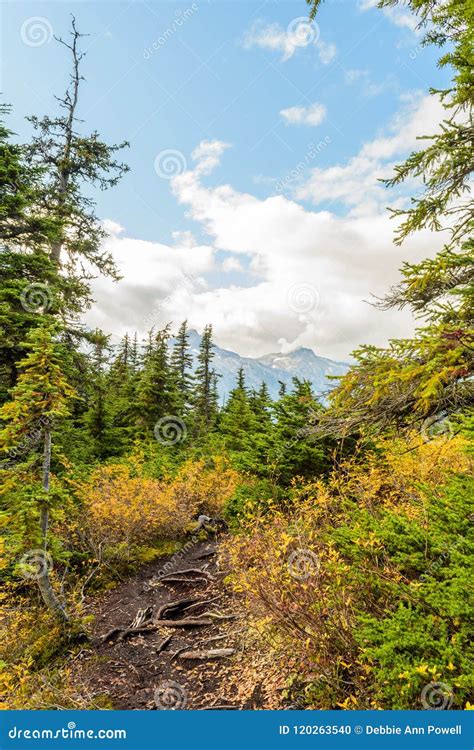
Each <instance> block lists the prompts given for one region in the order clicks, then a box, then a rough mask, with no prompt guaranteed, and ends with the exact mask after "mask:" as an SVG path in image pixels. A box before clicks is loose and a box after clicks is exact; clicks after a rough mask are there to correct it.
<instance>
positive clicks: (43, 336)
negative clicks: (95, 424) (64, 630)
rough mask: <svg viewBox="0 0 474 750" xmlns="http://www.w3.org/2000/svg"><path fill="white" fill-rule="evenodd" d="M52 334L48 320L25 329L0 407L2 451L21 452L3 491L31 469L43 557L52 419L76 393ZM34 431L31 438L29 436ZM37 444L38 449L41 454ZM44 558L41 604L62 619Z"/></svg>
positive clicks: (54, 420) (66, 410)
mask: <svg viewBox="0 0 474 750" xmlns="http://www.w3.org/2000/svg"><path fill="white" fill-rule="evenodd" d="M57 336H58V329H57V327H56V328H55V327H54V326H52V325H51V326H49V327H48V326H41V327H37V328H34V329H32V330H31V331H30V333H29V336H28V341H27V349H28V352H29V353H28V355H27V356H26V357H25V359H24V360H22V361H21V362H20V363H19V368H20V370H21V374H20V376H19V378H18V382H17V384H16V385H15V387H14V388H13V389H12V392H11V400H10V401H8V402H7V403H5V404H4V405H3V406H2V408H1V409H0V419H2V420H3V421H4V422H5V426H4V428H3V429H2V431H1V432H0V447H1V450H2V452H3V453H4V455H7V456H8V455H9V454H11V452H12V451H16V452H17V455H18V456H19V457H20V460H19V461H17V462H16V465H14V466H13V468H9V467H8V468H7V469H5V470H4V471H3V472H2V473H4V474H5V475H6V476H5V477H4V478H5V480H6V481H5V493H6V494H7V495H8V493H9V491H10V492H11V493H12V494H14V488H15V484H16V482H17V477H16V474H17V473H18V472H19V473H23V474H24V473H25V472H26V473H31V474H32V475H33V477H34V479H35V480H36V481H37V482H38V483H40V484H41V487H42V490H41V492H38V501H37V506H38V507H37V512H38V515H39V533H40V538H41V545H42V550H43V554H44V556H45V560H46V559H47V555H48V528H49V514H50V505H51V497H50V480H51V461H52V455H53V445H54V444H53V437H54V434H55V428H56V424H57V421H58V420H60V419H62V418H64V417H65V416H66V415H67V414H68V413H69V402H70V400H71V399H72V398H73V397H74V395H75V394H74V391H73V389H72V388H71V386H70V385H69V383H68V382H67V380H66V378H65V377H64V375H63V371H64V369H65V354H64V348H63V346H62V345H61V344H60V343H59V342H58V338H57ZM33 435H34V436H35V439H33V438H32V436H33ZM38 435H39V437H38ZM38 448H39V449H40V450H41V453H40V454H39V453H38ZM41 454H42V455H41ZM45 560H43V561H42V562H43V564H41V563H40V564H39V567H40V569H41V570H40V573H41V574H40V575H38V576H37V581H38V587H39V590H40V592H41V596H42V597H43V600H44V602H45V604H46V606H47V607H48V608H49V609H50V610H51V611H52V612H54V614H55V615H57V616H58V617H59V618H60V619H61V620H63V621H66V620H67V615H66V612H65V610H64V606H63V604H62V603H61V602H60V601H59V599H58V597H57V595H56V593H55V591H54V589H53V587H52V585H51V580H50V576H49V570H48V565H47V564H45ZM37 563H38V561H37Z"/></svg>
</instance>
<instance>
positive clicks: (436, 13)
mask: <svg viewBox="0 0 474 750" xmlns="http://www.w3.org/2000/svg"><path fill="white" fill-rule="evenodd" d="M310 4H311V5H312V7H313V10H312V12H313V15H314V13H315V12H316V11H317V8H318V6H319V0H310ZM399 4H401V2H400V0H381V1H380V2H379V7H382V8H383V7H392V6H397V5H399ZM404 5H407V6H408V8H409V9H410V10H411V11H412V12H413V13H414V14H415V15H416V16H417V17H418V19H419V28H420V30H423V31H424V32H425V36H424V39H423V43H424V44H425V45H427V44H434V45H437V46H439V47H440V48H443V49H444V50H445V52H444V54H443V55H442V56H441V58H440V60H439V64H440V66H442V67H443V66H448V65H449V66H451V68H452V71H453V80H452V85H451V86H450V88H449V89H447V90H444V91H441V92H439V91H432V92H431V93H432V95H433V96H440V97H441V101H442V103H443V106H444V109H445V117H444V119H443V122H442V123H440V127H439V129H438V131H437V132H435V133H434V134H433V135H430V136H426V135H422V134H420V138H422V139H423V141H425V142H426V144H427V145H426V147H425V148H422V149H420V150H418V151H415V152H414V153H412V154H411V155H410V156H409V157H408V159H407V160H406V161H405V162H404V163H403V164H401V165H399V166H397V167H396V168H395V175H394V176H393V177H392V178H391V179H388V180H387V181H386V182H387V185H388V186H394V185H400V184H403V183H404V182H406V181H408V180H413V179H415V180H422V182H423V185H424V190H423V191H421V192H420V193H419V194H418V195H417V196H416V197H414V198H412V200H411V205H410V207H409V208H408V209H396V210H395V211H394V212H393V213H394V214H395V216H397V217H398V218H399V219H400V223H399V227H398V231H397V234H396V242H397V243H402V242H403V241H404V240H405V239H406V238H408V237H410V236H411V234H412V233H414V232H416V231H418V230H422V229H431V230H432V231H434V232H439V231H443V232H444V233H445V236H447V238H448V241H447V243H446V245H445V246H444V248H443V249H442V250H441V251H440V252H438V253H437V254H436V255H435V257H434V258H429V259H427V260H424V261H422V262H421V263H416V264H410V263H406V264H405V265H404V266H403V268H402V281H401V283H400V284H398V285H397V286H396V287H394V288H393V289H392V290H391V291H390V292H389V294H388V295H387V297H386V299H385V300H383V301H382V302H381V306H382V307H388V308H393V307H398V308H400V309H401V308H404V307H409V308H411V309H412V311H413V313H414V314H415V316H416V317H418V318H419V319H420V320H421V321H422V326H421V327H420V328H419V329H418V330H417V332H416V335H415V336H414V337H413V338H410V339H395V340H393V341H391V342H390V344H389V346H388V347H386V348H379V347H374V346H363V347H361V348H360V349H359V350H358V351H356V352H355V359H356V364H355V365H354V366H353V367H352V368H351V369H350V371H349V372H348V373H347V375H346V376H345V377H344V378H343V379H342V380H341V384H340V386H339V387H338V388H336V390H335V391H334V392H333V394H332V396H331V408H330V409H329V411H328V412H327V413H326V415H325V416H324V419H323V420H322V423H321V427H320V429H321V430H322V431H324V432H325V433H327V434H333V435H337V436H345V435H347V434H355V433H357V432H360V431H362V432H369V433H370V432H381V431H384V430H393V429H395V430H405V429H413V428H415V427H418V428H419V427H422V425H423V424H425V423H426V421H427V420H441V419H445V418H446V417H447V416H449V415H452V414H456V413H459V412H463V411H466V410H470V409H472V408H473V406H474V381H473V377H472V375H473V372H474V354H473V352H474V346H473V344H474V314H473V283H472V282H473V279H474V267H473V262H472V257H473V253H472V251H473V248H474V242H473V239H472V229H473V225H474V209H473V202H472V200H471V198H470V192H471V187H472V172H473V168H474V127H473V119H474V117H473V106H474V74H473V70H474V65H473V62H474V52H473V45H472V38H473V34H474V10H473V5H472V3H463V2H458V0H447V1H446V2H444V0H443V2H442V1H441V0H408V2H407V3H406V4H404Z"/></svg>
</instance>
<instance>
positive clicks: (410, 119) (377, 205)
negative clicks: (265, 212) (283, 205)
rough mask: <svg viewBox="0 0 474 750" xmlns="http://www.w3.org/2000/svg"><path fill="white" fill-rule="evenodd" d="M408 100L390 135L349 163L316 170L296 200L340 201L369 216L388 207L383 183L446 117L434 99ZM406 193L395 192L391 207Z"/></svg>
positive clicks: (380, 138)
mask: <svg viewBox="0 0 474 750" xmlns="http://www.w3.org/2000/svg"><path fill="white" fill-rule="evenodd" d="M406 99H407V100H406V101H405V102H404V106H403V108H402V110H401V112H399V113H398V114H397V116H396V117H395V118H394V120H393V122H392V124H391V126H390V129H389V134H388V135H382V136H380V137H378V138H375V139H374V140H373V141H370V142H368V143H366V144H365V145H364V146H363V147H362V148H361V149H360V151H359V153H358V154H357V155H356V156H354V157H352V158H351V159H349V161H347V162H346V163H345V164H338V165H334V166H331V167H328V168H326V169H320V168H315V169H312V170H311V173H310V176H309V178H308V180H307V181H306V184H305V185H303V186H302V187H299V188H298V190H297V193H296V197H297V198H300V199H309V200H311V201H313V202H314V203H315V204H318V203H324V202H326V201H340V202H342V203H344V204H346V205H347V206H349V207H350V208H351V209H352V211H353V212H355V213H356V214H366V213H367V212H368V211H371V210H379V209H382V208H383V207H384V206H386V205H387V203H388V202H389V194H388V192H387V189H386V188H385V187H384V186H383V185H382V184H381V183H380V180H382V179H384V178H387V177H390V176H391V175H392V173H393V167H394V165H395V163H396V162H397V160H398V159H399V158H401V157H402V155H403V154H405V153H406V152H408V151H410V150H413V149H415V148H418V147H420V143H419V141H417V137H418V136H420V135H430V134H432V133H433V132H435V131H436V130H438V127H439V126H438V123H439V122H440V121H441V119H442V117H443V108H442V105H441V103H440V101H439V100H438V99H437V98H436V97H434V96H421V95H419V94H418V95H413V96H411V97H409V98H406ZM404 192H405V189H404V188H401V189H400V191H398V192H395V191H394V192H393V193H392V194H391V196H390V202H391V204H392V205H393V201H394V197H395V198H397V197H401V196H403V195H404Z"/></svg>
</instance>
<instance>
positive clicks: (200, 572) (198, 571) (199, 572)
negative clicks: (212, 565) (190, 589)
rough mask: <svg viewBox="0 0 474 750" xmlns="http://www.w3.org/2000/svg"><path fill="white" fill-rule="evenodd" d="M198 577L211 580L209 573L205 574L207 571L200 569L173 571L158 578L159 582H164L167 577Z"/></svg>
mask: <svg viewBox="0 0 474 750" xmlns="http://www.w3.org/2000/svg"><path fill="white" fill-rule="evenodd" d="M193 574H195V575H198V576H205V577H206V578H209V579H210V580H212V576H211V574H210V573H208V572H207V570H201V569H200V568H186V569H185V570H173V571H171V572H170V573H165V574H164V575H162V576H160V577H159V580H160V581H164V580H165V578H168V577H169V576H175V575H178V576H188V575H193Z"/></svg>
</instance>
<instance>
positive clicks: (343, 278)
mask: <svg viewBox="0 0 474 750" xmlns="http://www.w3.org/2000/svg"><path fill="white" fill-rule="evenodd" d="M433 101H434V100H433ZM435 106H436V104H433V103H431V104H430V103H429V101H428V100H427V99H425V98H423V97H421V98H420V97H418V99H417V100H413V101H411V102H407V103H406V106H405V108H404V109H403V112H401V113H400V115H399V116H398V117H397V118H396V119H395V120H394V122H393V123H392V126H391V128H390V129H389V131H388V133H386V134H381V135H379V136H378V137H377V138H375V139H374V140H373V141H371V142H370V143H367V144H365V146H364V147H363V148H362V149H361V150H360V152H359V154H357V155H356V156H355V157H353V159H351V160H349V161H348V162H347V163H346V164H341V165H339V166H334V167H329V168H327V169H324V170H313V172H312V173H311V174H310V178H309V179H308V181H307V183H306V185H305V186H304V191H306V196H307V197H309V198H311V199H314V200H315V202H316V203H318V202H319V201H320V200H322V199H323V198H324V199H326V200H327V199H328V198H331V197H335V198H337V199H338V200H341V201H342V202H344V203H345V204H346V205H347V206H348V210H347V211H346V213H345V214H344V215H338V214H336V213H333V212H331V211H329V210H327V208H326V207H323V209H320V208H318V207H317V206H316V207H315V208H313V209H310V208H307V207H304V206H303V205H301V204H300V203H298V202H297V200H295V199H291V198H289V197H285V196H283V195H271V196H269V197H267V198H257V197H256V196H254V195H251V194H250V193H245V192H240V191H238V190H236V189H234V188H233V187H232V186H231V185H229V184H227V185H219V186H218V187H212V186H211V187H209V186H207V185H204V184H203V182H202V179H201V178H202V176H203V174H204V171H203V167H202V165H203V164H206V165H207V166H206V170H205V173H206V174H208V170H209V162H208V161H207V159H208V158H211V156H212V159H213V164H214V166H217V163H218V161H219V158H221V157H222V154H223V152H224V149H223V148H222V146H220V145H218V144H220V143H221V142H220V141H219V142H215V141H211V142H206V143H205V144H200V145H199V146H198V147H197V149H196V151H195V154H196V168H195V169H194V170H188V171H187V172H185V173H184V174H181V175H179V176H176V177H175V178H173V180H172V181H171V187H172V190H173V192H174V195H175V197H176V200H177V201H178V202H179V203H180V204H181V205H182V206H183V209H184V210H185V211H186V213H187V215H188V217H190V218H192V219H193V220H194V221H195V222H196V225H197V227H199V228H200V229H201V230H202V231H203V232H205V233H207V235H208V237H209V240H208V242H207V243H206V244H196V243H195V242H194V240H193V238H192V237H191V236H187V235H186V239H187V241H186V242H185V243H182V242H181V243H179V244H177V245H176V246H174V247H168V246H166V245H163V244H159V243H152V242H144V241H141V240H135V239H130V238H128V237H126V236H124V235H125V234H126V233H123V232H122V233H120V232H117V233H116V234H115V235H113V236H111V237H110V238H109V240H108V241H107V242H106V247H105V249H107V250H109V251H110V252H112V254H113V255H114V257H115V258H116V260H117V263H118V265H119V267H120V268H121V271H122V273H123V276H124V278H123V280H122V281H120V282H119V283H117V284H115V285H114V284H113V283H112V282H110V281H106V280H103V279H102V280H99V281H97V282H96V285H95V289H94V291H95V297H96V300H97V305H96V306H95V308H94V310H93V311H92V312H91V313H90V317H89V321H90V323H91V324H92V325H99V326H101V327H103V328H104V329H105V330H107V331H113V332H115V333H119V334H123V332H124V331H125V330H134V329H137V330H139V331H140V332H141V333H144V332H145V331H146V329H147V328H149V327H150V324H154V325H157V326H159V325H163V324H165V323H166V322H169V321H171V322H173V323H174V324H175V325H177V324H178V323H179V322H180V321H181V320H184V319H185V318H187V319H188V322H189V324H190V325H191V326H193V327H195V328H197V329H198V330H202V328H203V327H204V325H205V324H206V323H208V322H212V323H213V325H214V330H215V334H216V340H217V342H218V343H219V344H220V345H221V346H225V347H227V348H230V349H234V350H236V351H238V352H240V353H241V354H245V355H250V356H259V355H262V354H263V353H266V352H269V351H288V350H291V349H293V348H295V347H297V346H307V347H311V348H313V349H314V350H315V351H316V352H318V353H319V354H321V355H324V356H329V357H332V358H334V359H346V358H347V357H348V355H349V352H350V351H351V350H353V349H354V348H356V347H357V346H358V345H359V344H360V343H373V344H376V345H384V344H386V342H387V340H388V338H389V337H395V336H405V335H410V334H411V332H412V330H413V326H414V323H413V320H412V318H411V316H410V314H409V312H408V311H402V312H400V311H397V310H394V311H389V312H382V311H379V310H377V309H375V308H374V307H373V306H371V305H369V304H367V300H370V299H371V295H372V294H375V295H377V296H382V295H383V294H384V293H385V292H386V291H387V289H388V287H389V286H390V285H391V284H393V283H395V282H396V281H397V280H398V279H399V272H398V269H399V268H400V266H401V264H402V261H403V260H404V259H410V260H411V261H413V262H415V261H417V260H419V259H421V258H423V257H426V256H428V255H430V254H433V253H434V252H435V251H436V249H437V247H439V245H440V242H441V241H440V240H439V239H438V238H437V237H434V236H433V235H431V234H430V233H428V232H420V233H418V234H417V235H416V236H414V237H412V238H411V239H410V240H409V241H408V242H407V243H405V244H404V246H403V247H402V248H400V247H397V246H395V245H394V244H393V231H394V224H393V222H392V221H390V219H389V218H388V215H387V213H386V212H385V210H384V208H383V206H384V205H385V204H386V203H388V202H391V198H390V195H389V194H387V191H385V196H384V200H383V201H382V198H381V197H380V196H379V195H378V192H376V193H375V199H373V194H372V192H371V191H378V190H383V189H382V188H377V187H374V178H375V176H376V175H377V174H378V171H377V170H378V169H381V168H382V167H383V166H384V165H387V164H388V163H389V162H390V160H391V159H393V158H394V157H398V156H399V155H401V154H402V152H403V151H406V150H409V149H410V148H411V147H412V146H413V145H414V144H415V143H416V141H415V134H418V133H420V132H421V133H422V132H426V131H427V130H429V127H428V124H429V123H432V122H433V121H438V120H437V117H438V113H437V111H436V110H435V109H433V107H435ZM334 170H336V171H334ZM367 195H369V196H372V198H371V199H369V200H367ZM222 251H224V252H225V253H228V254H229V255H228V257H227V258H226V260H224V261H223V262H222V261H218V260H217V258H220V257H221V253H222ZM240 261H241V262H240ZM239 266H242V267H244V269H245V270H244V272H243V279H242V281H240V279H239V283H235V280H234V279H233V277H232V276H230V277H229V276H228V275H227V274H228V273H229V271H232V270H239V269H238V267H239ZM301 300H303V304H301ZM305 300H309V302H308V304H306V302H305Z"/></svg>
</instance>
